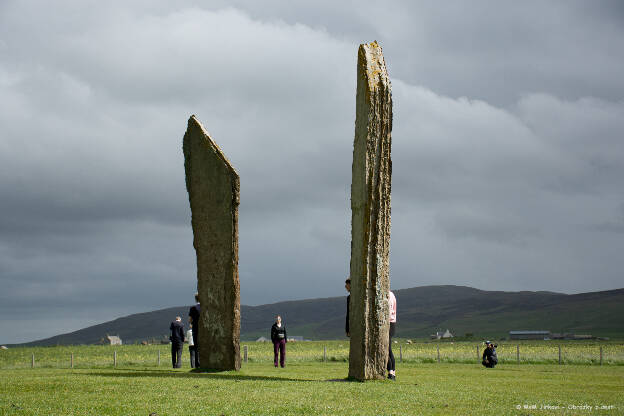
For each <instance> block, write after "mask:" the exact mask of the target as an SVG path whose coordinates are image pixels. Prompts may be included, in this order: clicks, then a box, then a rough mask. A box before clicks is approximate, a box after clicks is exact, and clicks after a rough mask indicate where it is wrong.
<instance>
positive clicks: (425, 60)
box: [0, 0, 624, 343]
mask: <svg viewBox="0 0 624 416" xmlns="http://www.w3.org/2000/svg"><path fill="white" fill-rule="evenodd" d="M129 3H131V5H130V4H129ZM205 3H207V2H200V1H197V2H195V3H194V2H191V1H186V2H171V1H169V0H163V1H152V0H149V1H147V0H146V1H143V2H141V1H135V2H122V1H119V2H101V1H86V0H76V1H55V2H48V1H28V0H26V1H24V0H20V1H12V0H3V1H1V2H0V279H1V281H0V287H1V289H0V334H2V335H1V336H2V338H1V339H0V343H14V342H23V341H30V340H34V339H39V338H44V337H48V336H52V335H56V334H59V333H62V332H67V331H71V330H76V329H80V328H83V327H86V326H89V325H92V324H95V323H100V322H104V321H107V320H110V319H114V318H117V317H120V316H123V315H127V314H130V313H136V312H145V311H150V310H154V309H160V308H164V307H170V306H178V305H184V304H189V303H191V301H192V295H193V293H194V291H195V288H196V266H195V252H194V249H193V245H192V240H193V236H192V230H191V225H190V208H189V203H188V196H187V193H186V188H185V181H184V164H183V155H182V137H183V135H184V131H185V129H186V123H187V120H188V118H189V116H190V115H191V114H195V115H196V116H197V118H198V119H199V120H200V121H201V122H202V123H203V125H204V126H205V127H206V129H207V130H208V131H209V132H210V134H211V135H212V137H213V138H214V139H215V141H216V142H217V143H218V144H219V145H220V147H221V148H222V150H223V151H224V153H225V154H226V155H227V157H228V158H229V160H230V161H231V162H232V164H233V165H234V166H235V167H236V169H237V170H238V172H239V174H240V178H241V205H240V211H239V215H240V217H239V231H240V252H239V254H240V261H239V272H240V281H241V299H242V303H243V304H248V305H257V304H264V303H272V302H276V301H281V300H290V299H303V298H311V297H328V296H339V295H344V288H343V282H344V279H345V277H346V276H347V274H348V272H349V256H350V238H351V235H350V221H351V212H350V184H351V161H352V149H353V134H354V121H355V86H356V78H355V77H356V59H357V48H358V45H359V44H360V43H364V42H370V41H373V40H377V41H379V42H380V44H381V45H382V47H383V51H384V56H385V59H386V63H387V67H388V71H389V74H390V79H391V81H392V91H393V100H394V123H393V127H394V130H393V132H392V138H393V148H392V158H393V178H392V239H391V257H390V263H391V284H392V287H393V288H394V289H401V288H407V287H414V286H421V285H435V284H454V285H466V286H472V287H476V288H480V289H487V290H513V291H515V290H550V291H557V292H564V293H578V292H586V291H597V290H607V289H614V288H621V287H623V286H624V283H623V278H622V270H624V256H623V255H622V253H624V193H623V191H624V189H623V186H622V181H623V178H624V136H623V133H622V132H624V77H623V76H622V74H624V24H622V23H623V22H624V3H622V2H619V1H600V2H592V1H584V2H575V1H569V0H565V1H563V0H562V1H549V2H544V1H523V2H517V1H511V0H510V1H491V2H487V1H482V2H464V1H456V2H453V1H447V2H444V3H440V2H437V1H430V2H412V1H407V0H406V1H395V2H391V3H390V4H383V3H381V2H372V1H371V2H368V4H367V2H364V1H353V2H334V1H315V2H305V4H303V3H304V2H294V1H293V2H278V1H269V2H262V4H260V2H255V1H249V2H245V1H222V2H219V1H216V2H212V3H211V4H212V5H211V6H209V7H207V6H206V5H205ZM268 324H270V323H268ZM268 324H267V325H268ZM166 325H167V323H164V326H163V327H166Z"/></svg>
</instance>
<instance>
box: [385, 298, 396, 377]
mask: <svg viewBox="0 0 624 416" xmlns="http://www.w3.org/2000/svg"><path fill="white" fill-rule="evenodd" d="M388 309H389V311H390V331H389V337H388V366H387V368H388V378H389V379H390V380H396V372H395V362H394V354H393V353H392V337H393V336H394V332H395V330H396V315H397V313H396V297H395V296H394V293H392V291H388Z"/></svg>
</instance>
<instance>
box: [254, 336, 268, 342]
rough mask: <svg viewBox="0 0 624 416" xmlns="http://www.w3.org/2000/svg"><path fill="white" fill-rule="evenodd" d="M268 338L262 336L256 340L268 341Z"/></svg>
mask: <svg viewBox="0 0 624 416" xmlns="http://www.w3.org/2000/svg"><path fill="white" fill-rule="evenodd" d="M267 341H268V339H267V338H266V337H260V338H258V339H257V340H256V342H267Z"/></svg>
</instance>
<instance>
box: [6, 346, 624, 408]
mask: <svg viewBox="0 0 624 416" xmlns="http://www.w3.org/2000/svg"><path fill="white" fill-rule="evenodd" d="M340 345H343V348H345V349H346V346H347V344H346V343H342V344H341V343H340V342H336V343H330V342H325V343H322V342H313V343H312V342H311V343H307V342H304V343H289V344H288V359H287V366H286V368H285V369H276V368H273V366H272V363H271V362H270V361H271V353H270V350H269V347H270V346H269V345H267V344H249V345H248V353H249V354H248V356H249V359H250V360H249V362H247V363H245V364H243V366H242V369H241V371H239V372H233V371H232V372H212V373H210V372H208V373H194V372H191V371H190V369H189V368H188V353H187V352H186V351H185V355H184V357H183V358H184V365H185V366H186V367H185V368H182V369H177V370H173V369H170V368H168V367H169V365H170V361H169V359H170V358H169V354H168V349H167V346H123V347H115V348H113V347H110V346H108V347H102V346H99V347H98V346H83V347H47V348H16V349H12V350H5V351H0V358H1V360H0V414H1V415H146V416H147V415H150V414H157V415H159V416H163V415H213V414H214V415H222V414H223V415H265V414H266V415H290V414H301V415H303V414H305V415H310V414H312V415H339V414H353V415H380V414H383V415H391V414H392V415H419V414H453V415H454V414H459V415H464V414H480V415H483V414H488V415H489V414H497V415H499V414H511V415H528V414H531V415H535V414H553V415H554V414H557V415H558V414H583V415H587V414H605V415H606V414H608V415H616V414H624V394H623V393H624V366H622V365H613V364H611V365H602V366H600V365H587V364H588V363H587V362H584V361H581V362H583V363H584V364H585V365H558V364H532V365H529V364H528V363H527V362H522V363H521V364H520V365H518V364H516V363H515V362H514V361H513V360H510V361H511V362H509V363H501V365H499V366H498V367H497V368H495V369H485V368H483V367H482V366H481V365H479V364H478V363H476V346H475V345H472V346H471V347H470V348H468V347H469V345H464V346H457V345H456V344H453V345H451V344H448V345H444V346H443V347H448V348H449V350H448V351H445V350H444V348H441V351H445V352H446V353H448V354H450V353H451V351H452V350H451V348H453V347H454V348H456V349H457V351H460V352H461V351H466V352H465V353H463V352H462V354H468V351H469V350H473V351H472V353H473V354H474V358H473V362H472V363H471V364H470V363H465V364H464V363H458V362H448V361H444V360H443V359H441V361H442V362H441V363H437V362H436V360H434V362H433V363H429V362H421V361H419V358H417V356H418V355H417V351H418V350H417V348H416V347H417V346H415V345H413V344H412V345H409V346H408V350H407V351H409V347H414V349H415V351H414V357H416V358H414V359H411V360H409V359H408V360H404V361H403V362H402V363H400V362H397V381H396V382H392V381H374V382H366V383H360V382H350V381H346V380H345V377H346V374H347V363H346V362H345V361H344V360H343V358H344V357H343V351H342V350H341V349H340V348H339V346H340ZM530 345H531V344H526V345H521V351H522V348H523V347H525V349H526V350H527V352H528V351H530V349H529V346H530ZM612 345H614V346H615V347H614V348H616V347H617V345H616V344H612ZM323 346H326V348H327V357H328V361H327V362H322V351H323ZM422 348H423V349H424V346H423V347H422ZM499 348H500V347H499ZM535 348H537V347H535ZM115 349H116V350H117V360H118V361H117V367H113V365H112V352H113V351H114V350H115ZM159 349H160V351H161V365H160V366H157V354H158V350H159ZM567 349H568V350H571V349H572V347H567ZM604 349H605V348H604V346H603V350H604ZM557 350H558V349H557ZM620 350H621V348H620V349H617V348H616V351H620ZM71 351H73V352H74V357H75V358H74V359H75V361H74V364H75V367H74V368H73V369H71V368H69V354H70V353H71ZM332 351H333V352H334V353H335V355H334V353H333V352H332ZM423 351H424V352H422V353H426V354H428V355H431V353H432V352H435V354H437V349H436V346H435V345H434V346H433V349H424V350H423ZM564 351H565V349H564ZM32 353H34V354H35V356H36V357H39V358H37V361H36V362H35V368H32V369H31V368H30V365H31V362H30V360H31V357H32V355H31V354H32ZM603 353H604V351H603ZM549 354H550V352H549ZM557 354H558V351H557ZM592 354H593V350H592ZM397 355H398V354H397ZM441 355H442V354H441ZM80 357H82V358H80ZM397 358H398V356H397ZM404 358H405V357H404ZM441 358H442V357H441ZM15 359H19V360H18V361H19V362H15V361H14V360H15ZM397 361H398V360H397ZM22 362H25V363H23V364H22ZM548 406H550V407H551V408H547V407H548ZM574 406H577V408H574ZM580 406H592V408H591V409H589V408H585V409H583V408H579V407H580ZM600 406H603V408H600ZM518 407H519V409H518ZM557 407H559V408H557ZM597 407H598V408H597Z"/></svg>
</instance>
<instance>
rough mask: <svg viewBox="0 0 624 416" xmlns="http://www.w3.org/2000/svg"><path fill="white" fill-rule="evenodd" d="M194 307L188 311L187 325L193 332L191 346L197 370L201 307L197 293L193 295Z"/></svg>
mask: <svg viewBox="0 0 624 416" xmlns="http://www.w3.org/2000/svg"><path fill="white" fill-rule="evenodd" d="M195 302H196V303H195V305H193V306H191V309H190V310H189V323H190V324H191V329H192V331H193V346H194V347H195V367H196V368H199V316H200V313H201V306H200V305H199V293H195Z"/></svg>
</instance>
